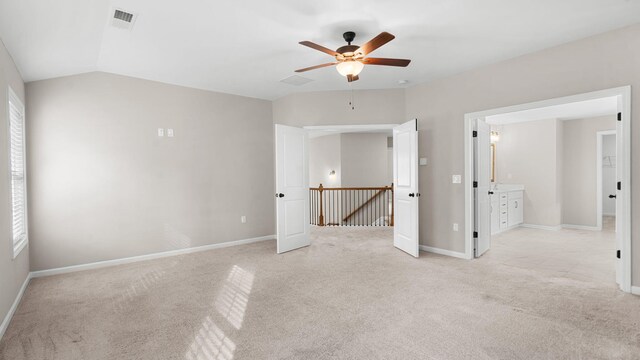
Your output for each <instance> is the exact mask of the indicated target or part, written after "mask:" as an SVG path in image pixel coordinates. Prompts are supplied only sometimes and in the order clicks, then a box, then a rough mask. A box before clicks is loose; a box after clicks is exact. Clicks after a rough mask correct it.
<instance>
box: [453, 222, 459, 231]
mask: <svg viewBox="0 0 640 360" xmlns="http://www.w3.org/2000/svg"><path fill="white" fill-rule="evenodd" d="M453 231H458V223H453Z"/></svg>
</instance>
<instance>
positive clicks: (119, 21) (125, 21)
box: [111, 9, 136, 30]
mask: <svg viewBox="0 0 640 360" xmlns="http://www.w3.org/2000/svg"><path fill="white" fill-rule="evenodd" d="M135 20H136V15H135V14H132V13H129V12H126V11H123V10H120V9H115V10H114V12H113V19H111V25H113V26H114V27H117V28H119V29H126V30H131V28H132V27H133V23H134V22H135Z"/></svg>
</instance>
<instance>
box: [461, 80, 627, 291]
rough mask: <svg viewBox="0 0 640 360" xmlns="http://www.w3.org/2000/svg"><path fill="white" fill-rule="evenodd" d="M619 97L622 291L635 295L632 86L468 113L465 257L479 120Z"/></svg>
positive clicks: (469, 235) (470, 239)
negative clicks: (474, 131)
mask: <svg viewBox="0 0 640 360" xmlns="http://www.w3.org/2000/svg"><path fill="white" fill-rule="evenodd" d="M613 96H617V97H618V101H619V104H620V106H619V108H620V112H621V113H622V123H621V124H620V125H621V130H620V131H619V132H618V133H617V134H616V135H617V136H616V141H617V142H618V144H621V145H622V147H623V149H624V150H623V151H622V154H618V158H617V166H622V173H623V176H622V178H621V179H618V181H622V190H619V191H618V193H617V196H618V198H617V200H618V201H622V208H623V209H624V210H623V211H622V213H621V214H616V217H617V221H620V224H622V226H620V228H618V232H619V234H620V236H621V237H622V249H620V250H621V253H622V256H621V259H620V261H621V262H622V274H621V277H622V280H621V283H620V289H621V290H622V291H624V292H630V291H631V266H632V258H631V131H630V127H631V86H622V87H617V88H612V89H605V90H599V91H593V92H589V93H584V94H577V95H571V96H565V97H559V98H554V99H548V100H542V101H536V102H531V103H526V104H519V105H514V106H507V107H502V108H496V109H491V110H485V111H478V112H472V113H467V114H465V115H464V135H463V136H464V149H465V152H464V156H465V170H464V171H465V253H466V254H467V256H470V254H471V256H472V255H473V233H472V230H471V229H472V227H473V219H474V209H473V197H472V196H471V195H472V194H473V192H472V191H473V184H472V182H471V179H472V178H473V174H474V173H473V147H472V146H471V145H472V141H473V138H472V137H471V130H472V127H471V126H472V122H473V121H474V120H475V119H479V118H483V117H486V116H490V115H498V114H503V113H509V112H515V111H522V110H529V109H535V108H540V107H547V106H554V105H561V104H566V103H572V102H579V101H585V100H593V99H599V98H605V97H613Z"/></svg>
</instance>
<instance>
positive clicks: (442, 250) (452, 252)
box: [420, 245, 469, 259]
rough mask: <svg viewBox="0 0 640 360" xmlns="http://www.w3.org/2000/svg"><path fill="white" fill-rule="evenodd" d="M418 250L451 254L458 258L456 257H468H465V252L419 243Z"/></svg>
mask: <svg viewBox="0 0 640 360" xmlns="http://www.w3.org/2000/svg"><path fill="white" fill-rule="evenodd" d="M420 250H422V251H426V252H430V253H434V254H438V255H446V256H451V257H454V258H458V259H469V257H467V254H466V253H463V252H458V251H452V250H445V249H440V248H435V247H431V246H427V245H420Z"/></svg>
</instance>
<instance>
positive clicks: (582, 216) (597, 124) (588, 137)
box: [562, 116, 616, 227]
mask: <svg viewBox="0 0 640 360" xmlns="http://www.w3.org/2000/svg"><path fill="white" fill-rule="evenodd" d="M562 125H563V128H564V129H563V135H564V136H563V144H564V159H563V162H564V168H563V176H564V184H563V199H562V222H563V223H564V224H570V225H580V226H591V227H594V226H597V225H598V217H597V214H598V209H597V203H598V202H597V200H598V199H597V191H598V188H597V181H596V176H597V168H596V158H597V156H598V155H597V149H596V133H597V132H598V131H604V130H615V128H616V118H615V116H604V117H597V118H587V119H577V120H568V121H563V122H562Z"/></svg>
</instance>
